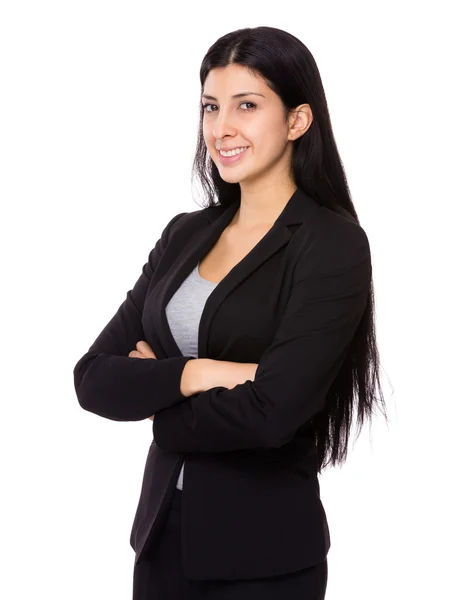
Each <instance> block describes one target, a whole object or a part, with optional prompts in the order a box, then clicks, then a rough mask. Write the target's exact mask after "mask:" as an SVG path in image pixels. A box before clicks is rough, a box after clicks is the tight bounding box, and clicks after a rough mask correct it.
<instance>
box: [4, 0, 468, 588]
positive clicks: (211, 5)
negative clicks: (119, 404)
mask: <svg viewBox="0 0 472 600" xmlns="http://www.w3.org/2000/svg"><path fill="white" fill-rule="evenodd" d="M466 4H467V3H466V2H462V3H460V2H448V3H446V2H442V3H439V2H414V1H413V2H412V1H408V2H395V3H393V2H392V3H385V2H370V3H368V2H335V1H331V2H329V3H326V2H313V1H300V2H297V3H292V4H287V3H280V5H274V3H273V2H267V3H266V2H249V3H248V2H233V3H231V2H225V3H215V2H198V3H195V4H192V5H190V4H188V5H184V6H182V5H181V4H177V3H170V4H169V3H157V2H138V1H134V2H122V1H117V0H114V1H113V2H111V1H105V0H93V2H92V1H89V0H82V1H81V2H72V1H69V2H59V1H56V2H52V1H47V0H44V1H43V2H24V1H21V0H15V1H13V0H11V1H4V2H3V3H2V4H1V9H0V86H1V93H0V103H1V107H0V108H1V110H0V153H1V155H0V169H1V173H0V199H1V215H2V217H1V225H0V227H1V230H0V233H1V236H0V239H1V241H0V243H1V248H0V249H1V253H0V256H1V276H2V279H1V282H2V291H1V296H0V298H1V311H0V315H1V340H2V343H1V351H0V352H1V357H0V358H1V362H0V365H1V377H0V385H1V390H0V393H1V396H0V397H1V407H2V419H1V435H0V440H1V448H0V455H1V461H2V463H1V476H2V479H1V481H2V493H1V517H0V518H1V522H0V527H1V546H0V548H1V563H0V570H1V572H2V575H1V578H0V597H1V598H5V600H7V599H8V600H16V599H24V598H48V600H55V599H61V600H64V599H67V600H76V599H80V600H82V599H84V598H87V600H104V599H113V600H126V599H130V598H131V588H132V571H133V560H134V553H133V550H132V548H131V546H130V545H129V534H130V529H131V525H132V520H133V517H134V511H135V508H136V504H137V500H138V496H139V491H140V486H141V480H142V473H143V469H144V461H145V458H146V454H147V449H148V447H149V444H150V442H151V440H152V429H151V428H152V423H151V421H149V420H147V419H146V420H144V421H140V422H130V423H126V422H125V423H123V422H115V421H111V420H105V419H102V418H99V417H97V416H96V415H93V414H91V413H87V412H85V411H84V410H82V409H81V408H80V406H79V404H78V402H77V398H76V396H75V391H74V387H73V377H72V370H73V367H74V365H75V363H76V362H77V361H78V359H79V358H80V357H81V356H82V355H83V354H84V353H85V352H86V351H87V349H88V347H89V345H90V344H91V343H92V342H93V340H94V339H95V337H96V336H97V335H98V333H99V332H100V331H101V330H102V328H103V327H104V326H105V324H106V323H107V322H108V321H109V319H110V318H111V317H112V316H113V314H114V313H115V311H116V310H117V308H118V306H119V305H120V304H121V302H122V301H123V300H124V298H125V295H126V291H127V290H128V289H130V288H131V287H132V286H133V284H134V282H135V281H136V279H137V278H138V277H139V275H140V273H141V269H142V266H143V264H144V263H145V262H146V260H147V257H148V253H149V251H150V250H151V248H152V247H153V246H154V244H155V242H156V241H157V239H158V238H159V237H160V234H161V232H162V229H163V228H164V226H165V225H166V224H167V223H168V221H169V220H170V219H171V218H172V217H173V216H174V215H176V214H177V213H179V212H183V211H193V210H197V209H199V208H200V206H199V204H198V202H199V199H198V198H196V197H195V192H194V191H193V190H192V189H191V184H190V168H191V162H192V159H193V153H194V150H195V145H196V137H197V127H198V106H199V93H200V85H199V80H198V72H199V68H200V63H201V60H202V58H203V56H204V54H205V52H206V51H207V49H208V48H209V46H210V45H211V44H212V43H213V42H214V41H215V40H216V39H217V38H218V37H220V36H222V35H224V34H225V33H228V32H229V31H233V30H235V29H238V28H241V27H246V26H258V25H270V26H274V27H278V28H281V29H285V30H287V31H289V32H290V33H292V34H294V35H296V36H297V37H298V38H299V39H301V40H302V41H303V42H304V43H305V44H306V45H307V46H308V47H309V49H310V50H311V52H312V53H313V55H314V57H315V60H316V62H317V64H318V67H319V69H320V73H321V77H322V81H323V85H324V87H325V92H326V95H327V100H328V106H329V109H330V114H331V119H332V124H333V129H334V133H335V136H336V140H337V143H338V148H339V151H340V154H341V158H342V160H343V162H344V166H345V169H346V174H347V177H348V182H349V185H350V187H351V192H352V196H353V200H354V203H355V206H356V209H357V210H358V214H359V217H360V220H361V224H362V225H363V227H364V229H365V230H366V232H367V233H368V236H369V240H370V244H371V250H372V257H373V268H374V283H375V291H376V304H377V336H378V343H379V348H380V356H381V361H382V369H383V373H384V374H383V379H384V393H385V398H386V402H387V405H388V410H389V418H390V424H389V426H388V427H387V426H386V424H385V421H384V420H383V418H382V417H381V416H379V417H377V418H376V419H375V421H374V425H373V427H372V429H369V427H366V428H365V429H364V431H363V433H362V434H361V436H360V438H359V439H358V441H357V442H356V443H354V437H352V438H351V440H352V442H351V448H352V450H351V453H350V456H349V458H348V461H347V463H346V464H345V465H344V466H343V467H342V468H337V469H331V470H329V471H326V472H324V473H323V474H322V475H321V477H320V483H321V495H322V500H323V503H324V505H325V508H326V512H327V515H328V520H329V524H330V530H331V538H332V547H331V550H330V552H329V555H328V561H329V562H328V564H329V581H328V590H327V594H326V598H327V600H347V599H348V598H362V599H363V600H371V599H372V600H379V599H382V600H390V599H391V600H394V599H395V600H397V599H398V598H402V600H417V599H418V598H428V599H430V598H438V599H439V598H441V599H445V598H448V599H449V598H451V599H454V600H466V599H470V598H472V583H471V581H470V568H469V563H470V559H471V552H470V539H471V534H472V527H471V517H470V507H471V506H472V498H471V492H470V474H471V467H470V459H471V456H472V454H471V452H470V435H469V432H470V419H471V416H472V412H471V408H470V406H471V401H472V393H471V385H472V384H471V379H470V362H471V351H470V340H471V334H472V331H471V319H470V309H471V306H472V301H471V294H470V291H469V290H470V287H469V285H470V274H471V270H472V269H471V266H470V263H471V258H472V256H471V255H472V252H471V246H470V230H471V219H470V217H471V211H470V202H471V191H470V190H471V184H470V164H471V153H470V139H471V133H472V131H471V119H470V112H471V106H472V98H471V94H470V89H469V88H470V52H471V48H470V47H468V46H467V41H466V37H469V39H470V25H469V24H468V22H467V20H466V18H465V9H466ZM467 55H468V56H467ZM192 194H193V195H192ZM228 543H231V540H228Z"/></svg>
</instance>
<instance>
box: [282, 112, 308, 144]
mask: <svg viewBox="0 0 472 600" xmlns="http://www.w3.org/2000/svg"><path fill="white" fill-rule="evenodd" d="M312 121H313V113H312V110H311V106H310V105H309V104H300V105H299V106H297V107H296V108H293V109H292V110H291V111H290V114H289V130H288V137H287V139H288V140H291V141H293V140H296V139H298V138H299V137H301V136H302V135H303V134H304V133H305V131H306V130H307V129H308V128H309V127H310V125H311V123H312Z"/></svg>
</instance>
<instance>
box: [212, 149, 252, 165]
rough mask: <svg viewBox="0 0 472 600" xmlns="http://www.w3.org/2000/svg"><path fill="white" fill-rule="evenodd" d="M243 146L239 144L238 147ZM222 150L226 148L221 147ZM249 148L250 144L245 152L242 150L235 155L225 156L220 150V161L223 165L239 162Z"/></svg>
mask: <svg viewBox="0 0 472 600" xmlns="http://www.w3.org/2000/svg"><path fill="white" fill-rule="evenodd" d="M240 147H241V146H237V148H240ZM221 150H223V151H225V150H224V148H221ZM248 150H249V146H248V147H247V148H246V150H244V152H240V153H239V154H235V155H234V156H223V155H222V154H221V153H220V151H219V150H218V151H217V152H218V160H219V161H220V163H221V164H223V165H232V164H233V163H235V162H237V161H238V160H241V159H242V158H243V156H244V155H245V154H246V153H247V151H248Z"/></svg>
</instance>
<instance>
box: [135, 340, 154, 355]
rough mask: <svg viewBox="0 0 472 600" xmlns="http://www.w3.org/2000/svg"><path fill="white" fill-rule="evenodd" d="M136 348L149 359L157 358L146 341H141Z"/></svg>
mask: <svg viewBox="0 0 472 600" xmlns="http://www.w3.org/2000/svg"><path fill="white" fill-rule="evenodd" d="M136 348H137V350H138V351H139V352H141V353H142V354H144V355H145V356H147V358H156V355H155V354H154V352H153V351H152V348H151V346H150V345H149V344H148V343H147V342H145V341H144V340H140V341H139V342H138V343H137V344H136Z"/></svg>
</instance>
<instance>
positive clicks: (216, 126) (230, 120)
mask: <svg viewBox="0 0 472 600" xmlns="http://www.w3.org/2000/svg"><path fill="white" fill-rule="evenodd" d="M236 133H237V131H236V128H235V124H234V115H231V113H230V110H229V109H228V110H222V109H221V108H220V109H219V110H218V114H217V115H216V116H215V118H214V120H213V135H214V137H215V139H217V140H222V139H224V138H225V137H226V136H229V137H234V136H235V134H236Z"/></svg>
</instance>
